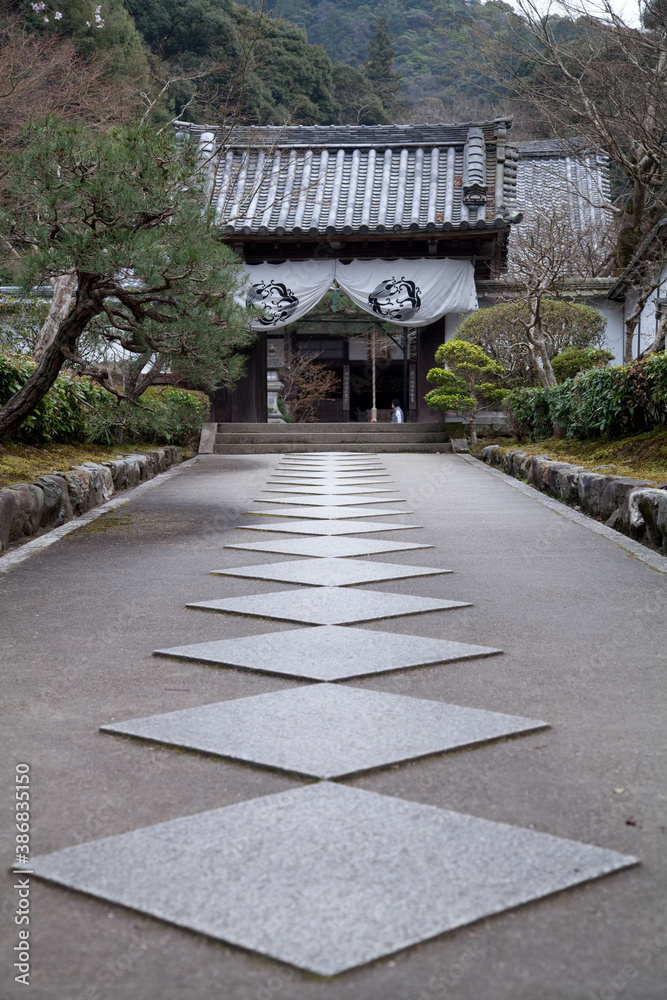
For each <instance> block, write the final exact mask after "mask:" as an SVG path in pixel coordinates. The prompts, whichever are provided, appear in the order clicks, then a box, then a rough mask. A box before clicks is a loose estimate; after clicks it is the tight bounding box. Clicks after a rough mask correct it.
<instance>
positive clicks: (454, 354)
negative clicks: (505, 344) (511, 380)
mask: <svg viewBox="0 0 667 1000" xmlns="http://www.w3.org/2000/svg"><path fill="white" fill-rule="evenodd" d="M435 360H436V361H437V362H438V363H439V364H440V365H442V366H443V367H441V368H431V370H430V371H429V372H428V373H427V375H426V378H427V379H428V381H429V382H433V383H434V384H435V386H436V388H435V389H431V391H430V392H428V393H427V394H426V397H425V398H426V402H427V404H428V405H429V406H430V407H431V409H433V410H458V411H460V412H462V413H467V414H474V413H476V412H477V408H478V407H479V405H480V397H482V398H484V399H485V400H487V401H488V402H491V401H492V400H495V399H502V397H503V396H504V394H505V390H504V389H502V388H500V387H499V386H498V384H497V382H493V381H489V379H494V378H495V377H496V376H498V375H500V374H502V371H503V369H502V365H500V364H498V362H497V361H494V360H493V359H492V358H490V357H489V356H488V355H487V354H485V353H484V351H483V350H482V349H481V347H478V346H477V345H476V344H470V343H468V342H467V341H465V340H449V341H447V343H446V344H441V345H440V347H439V348H438V349H437V351H436V352H435ZM445 365H446V366H447V367H444V366H445ZM483 380H485V381H483Z"/></svg>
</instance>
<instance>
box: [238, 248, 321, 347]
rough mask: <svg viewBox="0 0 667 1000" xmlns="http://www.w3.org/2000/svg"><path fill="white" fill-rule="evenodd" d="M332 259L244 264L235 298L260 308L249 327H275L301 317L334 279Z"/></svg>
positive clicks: (254, 328)
mask: <svg viewBox="0 0 667 1000" xmlns="http://www.w3.org/2000/svg"><path fill="white" fill-rule="evenodd" d="M334 264H335V262H334V261H333V260H304V261H285V263H284V264H246V266H245V272H246V278H247V280H246V284H245V286H244V288H243V292H242V294H241V295H240V296H238V301H239V303H240V304H241V305H244V306H254V307H255V308H256V309H263V310H264V315H263V316H261V317H259V318H257V319H256V320H254V321H253V323H252V328H253V330H275V329H276V328H277V327H282V326H287V325H288V324H289V323H294V321H295V320H297V319H301V318H302V317H303V316H305V315H306V313H307V312H310V310H311V309H312V308H313V307H314V306H316V305H317V303H318V302H319V301H320V299H321V298H322V296H323V295H324V294H325V293H326V292H327V291H328V290H329V288H330V287H331V283H332V281H333V279H334V271H335V267H334Z"/></svg>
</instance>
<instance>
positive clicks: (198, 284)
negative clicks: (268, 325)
mask: <svg viewBox="0 0 667 1000" xmlns="http://www.w3.org/2000/svg"><path fill="white" fill-rule="evenodd" d="M22 141H23V147H22V149H21V150H20V151H18V152H17V153H15V154H14V156H13V157H12V158H11V159H10V161H9V164H8V168H9V173H8V175H7V178H6V189H5V199H4V205H2V207H1V208H0V232H1V233H2V235H3V237H4V241H5V245H6V246H7V247H8V248H9V251H11V252H12V253H13V254H17V255H18V257H19V260H20V264H21V278H22V282H23V284H24V286H25V287H26V288H28V289H29V288H31V287H32V286H33V285H34V284H35V283H37V282H40V281H44V280H45V279H49V278H51V277H55V276H58V275H65V274H74V275H75V277H76V292H75V295H74V301H73V304H72V306H71V309H70V310H69V312H68V313H67V315H66V316H65V317H64V319H63V320H62V321H61V322H60V324H59V326H58V329H57V330H56V332H55V336H54V338H53V340H52V342H51V343H50V344H49V345H48V347H46V349H45V350H44V351H43V353H42V356H41V358H40V360H39V363H38V365H37V367H36V368H35V371H34V373H33V374H32V376H31V377H30V378H29V379H28V381H27V382H26V383H25V384H24V385H23V386H22V388H21V389H20V390H19V391H18V392H17V393H16V394H15V395H14V396H13V397H12V398H11V399H10V400H8V402H7V403H6V404H5V405H4V406H3V408H2V409H1V410H0V440H1V439H2V438H4V437H6V436H7V435H8V434H10V433H11V432H12V431H14V430H15V429H16V428H17V427H19V426H20V424H21V423H22V422H23V420H24V419H25V418H26V417H27V416H28V415H29V413H30V412H31V411H32V409H33V408H34V407H35V406H36V405H37V404H38V403H39V401H40V400H41V399H42V398H43V397H44V395H45V394H46V393H47V392H48V390H49V388H50V386H51V385H52V384H53V382H54V380H55V379H56V377H57V375H58V372H59V371H60V370H61V368H62V367H63V366H65V365H67V366H76V367H78V369H79V370H80V371H82V372H83V373H84V374H87V375H89V376H91V377H92V378H94V379H96V380H97V381H98V382H99V383H100V384H101V385H103V386H104V387H105V388H107V389H109V390H110V391H112V392H115V393H116V394H117V393H118V390H117V388H116V386H115V385H114V381H113V372H112V371H110V368H109V366H108V365H107V364H106V363H105V362H104V361H100V362H91V361H89V360H86V358H84V357H82V356H81V353H80V351H79V347H80V344H81V340H82V337H83V336H84V334H85V333H86V331H89V330H90V329H91V327H92V326H93V324H94V323H96V322H97V324H98V326H97V331H96V332H97V334H98V335H99V336H100V337H101V338H102V339H103V340H104V341H105V342H106V343H108V344H110V345H113V346H115V347H116V348H117V349H120V350H121V351H122V352H127V353H128V354H129V355H134V356H136V357H137V358H142V359H143V365H142V368H145V367H153V368H154V366H155V364H160V365H167V366H170V367H172V368H177V369H178V371H179V373H181V374H182V375H183V376H185V377H187V378H190V379H191V380H192V381H193V382H195V383H196V384H198V385H201V386H203V387H206V388H212V387H214V386H217V385H226V386H229V387H231V386H232V385H233V384H234V382H235V380H236V379H237V378H238V376H239V375H240V374H241V371H242V359H241V357H240V355H239V350H240V349H241V348H243V346H245V345H246V344H247V343H248V342H249V340H250V339H252V335H251V334H249V333H248V331H247V327H246V313H245V310H243V309H242V308H240V307H239V306H237V305H236V304H235V300H234V294H235V291H236V289H237V275H238V260H237V258H236V256H235V255H234V253H233V252H232V251H231V250H230V249H229V248H228V247H227V246H225V245H224V244H223V243H222V242H220V240H219V239H218V237H217V232H216V228H215V226H214V224H213V220H212V217H211V216H210V215H208V214H206V213H203V212H202V208H201V204H202V199H201V183H200V181H201V178H200V176H199V170H198V165H197V160H196V153H195V150H194V148H192V147H191V146H189V145H185V146H182V147H177V146H176V145H175V143H174V140H173V139H172V137H171V135H170V134H169V133H168V132H166V131H163V132H162V133H158V134H156V132H155V130H154V128H153V127H152V126H149V125H147V124H138V125H130V126H123V127H120V128H115V129H111V130H109V131H108V132H101V133H99V132H95V131H93V130H91V129H89V128H87V127H85V126H83V125H67V124H64V123H62V122H60V121H58V120H56V119H47V120H46V121H44V122H42V123H38V124H31V125H30V126H28V128H27V129H26V132H25V133H24V135H23V139H22ZM154 374H156V373H155V372H154Z"/></svg>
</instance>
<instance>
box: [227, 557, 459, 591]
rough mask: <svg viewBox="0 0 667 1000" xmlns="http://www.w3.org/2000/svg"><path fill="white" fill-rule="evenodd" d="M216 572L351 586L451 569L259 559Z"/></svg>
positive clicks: (360, 561) (363, 561) (362, 561)
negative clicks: (263, 560) (260, 560)
mask: <svg viewBox="0 0 667 1000" xmlns="http://www.w3.org/2000/svg"><path fill="white" fill-rule="evenodd" d="M211 572H212V573H213V574H214V575H215V576H242V577H244V578H246V579H249V580H272V581H275V582H277V583H303V584H307V585H310V586H312V587H354V586H355V585H356V584H359V583H379V582H380V581H382V580H406V579H408V578H410V577H415V576H439V575H440V574H442V573H451V572H452V571H451V569H437V568H436V567H431V566H403V565H401V564H398V563H380V562H372V561H371V560H369V559H353V560H350V559H336V558H332V559H326V558H324V559H295V560H293V561H290V562H284V561H283V562H277V563H261V564H259V565H257V564H255V565H254V566H234V567H230V568H228V569H214V570H211Z"/></svg>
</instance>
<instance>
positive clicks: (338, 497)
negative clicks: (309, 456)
mask: <svg viewBox="0 0 667 1000" xmlns="http://www.w3.org/2000/svg"><path fill="white" fill-rule="evenodd" d="M405 502H406V501H405V500H404V499H403V497H395V496H387V495H386V494H384V493H381V494H380V496H366V495H365V494H363V492H362V493H355V494H353V495H352V496H350V495H349V494H345V493H343V494H336V493H323V494H317V493H305V494H304V495H303V496H302V495H300V494H289V495H286V496H284V495H283V494H282V493H281V494H279V495H277V496H261V497H255V500H254V503H277V504H281V505H284V506H289V505H290V504H300V505H303V506H304V507H355V506H359V507H362V506H364V505H366V506H369V505H370V504H377V503H405Z"/></svg>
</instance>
